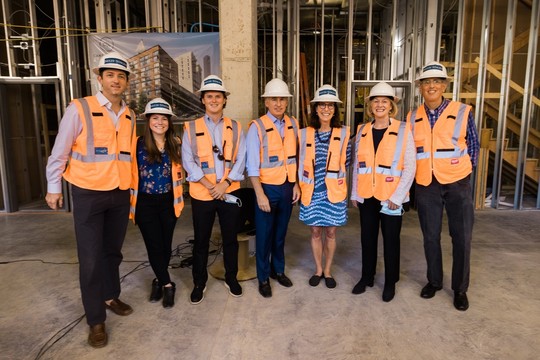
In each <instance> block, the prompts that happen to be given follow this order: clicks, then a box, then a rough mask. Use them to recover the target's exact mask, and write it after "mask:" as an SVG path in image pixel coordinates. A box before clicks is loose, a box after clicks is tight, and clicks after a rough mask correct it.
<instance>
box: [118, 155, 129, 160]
mask: <svg viewBox="0 0 540 360" xmlns="http://www.w3.org/2000/svg"><path fill="white" fill-rule="evenodd" d="M118 161H127V162H131V155H129V154H118Z"/></svg>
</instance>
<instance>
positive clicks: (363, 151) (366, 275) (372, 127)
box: [351, 82, 416, 302]
mask: <svg viewBox="0 0 540 360" xmlns="http://www.w3.org/2000/svg"><path fill="white" fill-rule="evenodd" d="M398 101H399V98H398V97H397V96H396V95H395V93H394V89H393V88H392V87H391V86H390V85H389V84H387V83H385V82H380V83H378V84H377V85H375V86H374V87H373V88H372V89H371V91H370V93H369V97H368V101H367V103H366V114H367V115H368V116H369V118H370V119H371V121H370V122H368V123H364V124H361V125H359V126H358V130H357V132H356V146H355V154H354V158H353V159H354V173H353V185H352V191H351V200H352V201H353V203H355V205H356V206H357V207H358V209H359V210H360V234H361V235H360V237H361V243H362V277H361V279H360V281H359V282H358V283H357V284H356V285H355V286H354V288H353V290H352V292H353V294H362V293H363V292H365V291H366V286H370V287H371V286H373V282H374V277H375V270H376V266H377V239H378V236H379V224H380V227H381V230H382V235H383V243H384V270H385V281H384V290H383V294H382V299H383V301H385V302H389V301H391V300H392V299H393V298H394V295H395V291H396V289H395V284H396V283H397V282H398V281H399V258H400V232H401V221H402V214H403V206H402V204H403V203H404V202H406V201H408V191H409V188H410V187H411V185H412V182H413V179H414V173H415V169H416V162H415V161H416V160H415V149H414V142H413V139H412V135H411V132H410V128H409V126H406V122H402V121H398V120H396V119H395V118H394V117H395V116H397V113H398V108H397V105H396V103H397V102H398Z"/></svg>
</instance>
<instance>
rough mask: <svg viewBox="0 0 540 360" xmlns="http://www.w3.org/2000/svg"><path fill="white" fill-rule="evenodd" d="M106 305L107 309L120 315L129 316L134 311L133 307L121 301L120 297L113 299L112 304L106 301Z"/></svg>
mask: <svg viewBox="0 0 540 360" xmlns="http://www.w3.org/2000/svg"><path fill="white" fill-rule="evenodd" d="M105 306H106V307H107V309H109V310H111V311H112V312H113V313H115V314H116V315H120V316H127V315H129V314H131V313H132V312H133V308H132V307H131V306H129V305H128V304H126V303H124V302H122V301H120V299H113V300H112V301H111V303H110V304H107V303H105Z"/></svg>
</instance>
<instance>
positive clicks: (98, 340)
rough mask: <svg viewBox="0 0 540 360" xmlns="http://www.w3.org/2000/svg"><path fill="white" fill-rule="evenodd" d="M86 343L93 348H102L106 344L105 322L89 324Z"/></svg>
mask: <svg viewBox="0 0 540 360" xmlns="http://www.w3.org/2000/svg"><path fill="white" fill-rule="evenodd" d="M88 344H90V346H92V347H95V348H102V347H104V346H105V345H107V332H106V331H105V324H104V323H101V324H97V325H94V326H90V334H88Z"/></svg>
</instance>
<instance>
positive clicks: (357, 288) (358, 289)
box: [352, 279, 373, 295]
mask: <svg viewBox="0 0 540 360" xmlns="http://www.w3.org/2000/svg"><path fill="white" fill-rule="evenodd" d="M366 286H369V287H373V280H371V281H366V280H364V279H360V281H359V282H358V283H357V284H356V285H354V287H353V289H352V293H353V294H356V295H358V294H362V293H365V292H366Z"/></svg>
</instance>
